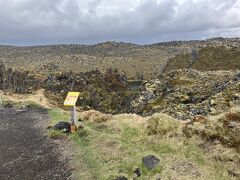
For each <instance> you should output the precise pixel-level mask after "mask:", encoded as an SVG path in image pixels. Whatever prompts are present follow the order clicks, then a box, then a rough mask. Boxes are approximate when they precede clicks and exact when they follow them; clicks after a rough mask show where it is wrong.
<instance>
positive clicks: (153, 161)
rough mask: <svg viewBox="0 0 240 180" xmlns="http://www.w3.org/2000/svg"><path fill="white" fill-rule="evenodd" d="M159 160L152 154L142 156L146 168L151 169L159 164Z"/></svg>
mask: <svg viewBox="0 0 240 180" xmlns="http://www.w3.org/2000/svg"><path fill="white" fill-rule="evenodd" d="M159 162H160V160H159V159H158V158H157V157H155V156H153V155H148V156H145V157H144V158H143V164H144V165H145V166H146V167H147V168H148V169H153V168H155V167H156V166H157V165H158V164H159Z"/></svg>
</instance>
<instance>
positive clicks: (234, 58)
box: [165, 47, 240, 72]
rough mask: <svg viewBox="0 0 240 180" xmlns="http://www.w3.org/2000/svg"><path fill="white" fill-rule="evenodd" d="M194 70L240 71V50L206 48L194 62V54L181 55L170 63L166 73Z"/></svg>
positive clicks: (200, 51)
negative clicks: (184, 69)
mask: <svg viewBox="0 0 240 180" xmlns="http://www.w3.org/2000/svg"><path fill="white" fill-rule="evenodd" d="M182 68H193V69H197V70H203V71H213V70H235V69H240V49H239V48H225V47H218V48H213V47H206V48H202V49H200V50H199V52H198V54H197V58H196V60H195V61H194V62H192V54H181V55H178V56H176V57H175V58H173V59H172V60H170V61H169V63H168V64H167V66H166V68H165V72H167V71H170V70H173V69H182Z"/></svg>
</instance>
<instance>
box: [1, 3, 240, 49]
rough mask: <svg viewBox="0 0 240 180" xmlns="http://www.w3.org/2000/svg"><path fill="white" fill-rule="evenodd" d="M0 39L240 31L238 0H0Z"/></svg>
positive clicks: (25, 41)
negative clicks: (109, 0)
mask: <svg viewBox="0 0 240 180" xmlns="http://www.w3.org/2000/svg"><path fill="white" fill-rule="evenodd" d="M0 7H1V11H0V16H1V18H0V44H9V45H43V44H94V43H99V42H104V41H124V42H132V43H136V44H150V43H157V42H162V41H172V40H202V39H208V38H212V37H239V36H240V0H112V1H111V2H108V1H107V0H51V1H49V0H41V1H36V0H0Z"/></svg>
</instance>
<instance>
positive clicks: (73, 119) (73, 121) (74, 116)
mask: <svg viewBox="0 0 240 180" xmlns="http://www.w3.org/2000/svg"><path fill="white" fill-rule="evenodd" d="M76 122H77V112H76V106H73V107H72V108H71V125H72V126H75V125H76Z"/></svg>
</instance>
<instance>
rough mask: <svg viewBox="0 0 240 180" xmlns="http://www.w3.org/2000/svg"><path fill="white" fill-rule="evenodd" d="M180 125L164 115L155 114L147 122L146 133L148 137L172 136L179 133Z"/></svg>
mask: <svg viewBox="0 0 240 180" xmlns="http://www.w3.org/2000/svg"><path fill="white" fill-rule="evenodd" d="M179 129H180V123H179V122H178V121H177V120H175V119H173V118H171V117H169V116H167V115H164V114H156V115H154V116H152V117H151V118H150V119H149V120H148V121H147V127H146V132H147V134H148V135H167V134H169V135H173V134H178V133H179V132H180V131H179Z"/></svg>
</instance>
